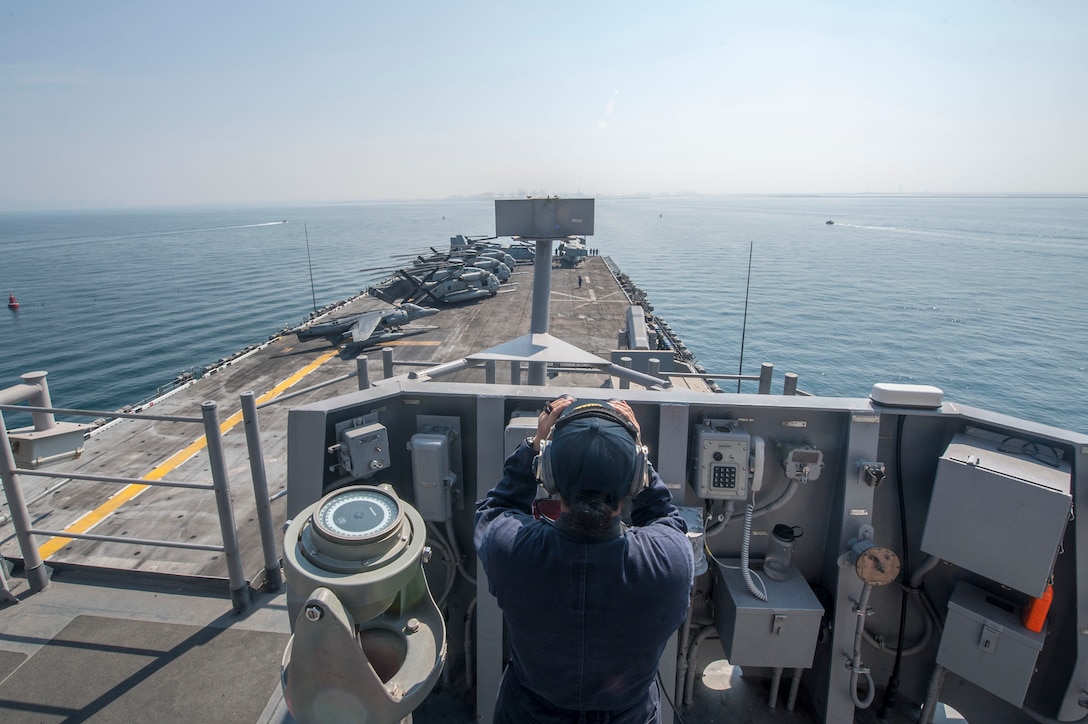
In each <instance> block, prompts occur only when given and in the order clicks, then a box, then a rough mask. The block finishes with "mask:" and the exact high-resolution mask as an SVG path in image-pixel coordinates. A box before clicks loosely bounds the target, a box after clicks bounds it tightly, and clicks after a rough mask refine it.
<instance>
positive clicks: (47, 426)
mask: <svg viewBox="0 0 1088 724" xmlns="http://www.w3.org/2000/svg"><path fill="white" fill-rule="evenodd" d="M46 374H48V373H46V372H27V373H26V374H25V375H21V377H22V379H23V382H25V383H27V384H28V385H34V386H35V387H37V388H38V390H39V391H38V393H37V394H36V395H34V397H33V399H31V400H30V403H31V404H32V405H34V406H35V407H52V406H53V400H52V399H50V397H49V383H47V382H46V381H45V376H46ZM30 416H31V417H32V418H33V420H34V430H35V431H37V432H41V431H42V430H52V429H53V428H54V427H56V426H57V419H56V418H55V417H54V416H53V413H52V412H32V413H30Z"/></svg>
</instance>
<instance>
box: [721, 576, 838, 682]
mask: <svg viewBox="0 0 1088 724" xmlns="http://www.w3.org/2000/svg"><path fill="white" fill-rule="evenodd" d="M711 565H712V566H713V567H714V569H715V570H716V572H717V573H716V580H715V585H714V626H715V627H716V628H717V629H718V637H719V638H720V639H721V643H722V651H723V652H724V653H725V658H727V659H728V660H729V663H731V664H733V665H735V666H781V667H783V668H797V669H807V668H809V667H810V666H812V657H813V655H814V654H815V653H816V639H817V638H818V637H819V635H820V619H821V618H822V617H823V615H824V608H823V606H821V605H820V601H819V600H818V599H817V598H816V594H814V593H813V592H812V589H811V588H809V585H808V582H806V581H805V578H804V576H802V575H801V573H800V571H798V570H797V567H796V566H793V567H792V568H793V575H792V576H790V577H789V579H787V580H785V581H774V580H771V579H770V578H769V577H768V576H763V575H761V576H760V580H761V581H762V583H763V585H764V586H765V587H766V589H767V600H766V601H760V600H759V599H758V598H756V597H755V596H753V595H752V594H751V592H750V591H749V590H748V586H747V585H745V583H744V578H743V577H742V576H741V572H740V560H739V559H720V560H718V561H714V562H712V563H711ZM753 575H755V574H753ZM756 586H757V587H759V582H757V583H756Z"/></svg>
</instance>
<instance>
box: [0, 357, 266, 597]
mask: <svg viewBox="0 0 1088 724" xmlns="http://www.w3.org/2000/svg"><path fill="white" fill-rule="evenodd" d="M24 379H25V378H24ZM35 387H36V388H37V389H32V388H35ZM3 392H4V393H8V394H4V395H0V400H2V401H3V402H4V403H12V402H16V401H19V400H20V399H23V400H31V401H34V402H38V403H40V402H42V401H45V402H48V401H49V395H48V387H47V386H46V384H45V376H44V375H42V376H41V378H40V380H35V383H34V384H31V385H20V386H19V387H18V388H8V389H7V390H4V391H3ZM242 409H243V418H244V420H245V423H246V439H247V445H248V449H249V457H250V465H251V472H252V474H253V488H254V497H255V499H256V502H257V517H258V522H259V525H260V529H261V531H260V533H261V538H262V543H263V549H264V562H265V574H266V582H267V584H268V585H269V586H270V587H271V588H274V589H278V588H279V586H280V584H281V580H280V572H279V558H278V556H277V555H276V548H275V535H274V531H273V527H272V518H271V507H270V504H269V497H268V484H267V479H266V478H265V475H264V454H263V452H262V449H261V442H260V430H259V428H258V426H257V421H256V406H255V405H254V404H253V393H252V392H246V393H243V394H242ZM3 412H30V413H32V414H33V415H34V416H35V429H38V428H39V422H40V423H41V427H42V428H43V429H48V427H49V424H48V423H50V422H52V419H53V415H54V414H66V415H75V416H87V417H106V418H111V417H122V418H135V419H143V420H156V421H166V422H179V423H190V424H196V423H199V424H202V425H203V428H204V439H205V441H206V446H207V450H208V463H209V467H210V472H211V478H212V482H211V484H207V483H194V482H186V481H177V480H165V479H152V478H150V476H145V477H143V478H130V477H121V476H110V475H94V474H89V473H76V472H71V471H49V470H39V469H30V468H20V467H18V466H17V464H16V462H15V456H14V454H13V452H12V447H11V443H10V439H9V436H8V429H7V424H6V423H5V422H4V421H3V414H2V413H3ZM23 475H26V476H39V477H46V478H58V479H65V480H68V479H71V480H86V481H90V482H97V483H106V484H121V485H140V486H150V487H167V488H184V489H190V490H207V491H211V492H212V493H213V494H214V496H215V501H216V508H217V513H218V519H219V528H220V534H221V537H222V543H221V544H206V543H191V542H188V541H177V540H162V539H149V538H132V537H125V536H113V535H100V534H95V533H85V532H83V533H77V532H75V531H71V530H52V529H48V528H38V527H35V526H34V525H33V524H32V521H31V518H30V513H29V510H28V506H27V502H26V499H25V497H24V495H23V486H22V483H21V481H20V476H23ZM0 478H2V482H3V490H4V494H5V496H6V498H7V502H8V508H9V512H10V518H11V522H12V525H13V527H14V528H15V535H16V538H17V540H18V543H19V548H20V551H21V553H22V556H23V565H24V569H25V572H26V577H27V583H28V584H29V585H30V587H31V589H32V590H36V591H40V590H44V589H45V588H47V587H48V586H49V571H48V568H47V567H46V566H45V564H44V561H43V560H42V557H41V552H40V551H39V549H38V547H37V545H36V544H35V537H37V536H45V537H52V538H71V539H80V540H93V541H104V542H111V543H124V544H129V545H144V546H158V547H166V548H184V549H190V550H199V551H213V552H217V553H222V554H223V556H224V558H225V559H226V564H227V575H228V579H229V585H230V596H231V602H232V604H233V606H234V610H235V611H237V612H241V611H243V610H245V609H246V608H247V607H248V606H249V602H250V601H249V598H250V597H249V584H248V582H247V581H246V578H245V574H244V571H243V569H242V560H241V555H240V551H239V545H238V533H237V528H236V522H235V518H234V509H233V505H232V503H231V495H230V481H229V478H228V475H227V466H226V462H225V456H224V451H223V439H222V435H221V432H220V423H219V413H218V405H217V403H216V402H214V401H206V402H204V403H202V404H201V417H181V416H173V415H144V414H136V413H125V412H117V411H113V412H105V411H101V410H73V409H66V408H54V407H51V406H48V405H45V406H43V405H40V404H39V405H33V406H27V405H20V404H0Z"/></svg>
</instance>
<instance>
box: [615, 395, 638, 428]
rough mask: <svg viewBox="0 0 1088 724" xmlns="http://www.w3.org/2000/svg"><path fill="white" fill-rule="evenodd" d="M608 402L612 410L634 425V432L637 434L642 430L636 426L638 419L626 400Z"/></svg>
mask: <svg viewBox="0 0 1088 724" xmlns="http://www.w3.org/2000/svg"><path fill="white" fill-rule="evenodd" d="M608 404H609V406H611V407H612V409H613V410H615V411H616V412H618V413H620V414H621V415H623V416H624V417H626V418H627V419H628V420H630V421H631V424H632V425H634V427H635V432H637V433H639V434H641V433H642V430H641V429H640V428H639V426H638V420H637V419H636V418H635V411H634V410H632V409H631V406H630V405H628V404H627V401H626V400H609V401H608Z"/></svg>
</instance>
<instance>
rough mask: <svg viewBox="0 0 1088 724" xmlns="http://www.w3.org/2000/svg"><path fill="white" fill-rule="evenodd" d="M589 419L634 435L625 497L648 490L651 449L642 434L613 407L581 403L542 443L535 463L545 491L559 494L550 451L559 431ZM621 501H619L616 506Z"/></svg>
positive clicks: (534, 468)
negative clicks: (612, 424)
mask: <svg viewBox="0 0 1088 724" xmlns="http://www.w3.org/2000/svg"><path fill="white" fill-rule="evenodd" d="M587 417H599V418H602V419H604V420H609V421H611V422H615V423H618V424H620V425H622V426H623V429H624V430H626V431H627V433H628V434H629V435H630V436H631V441H632V442H633V443H634V446H635V473H634V475H633V476H632V478H631V483H630V485H628V486H627V491H626V492H625V493H624V496H625V497H626V496H632V497H633V496H635V495H638V494H639V493H641V492H642V491H643V490H645V489H646V488H648V487H649V486H650V461H649V458H648V457H647V453H648V450H647V448H646V446H645V445H643V444H642V437H641V435H640V434H639V431H638V428H636V427H635V426H634V425H632V424H631V421H630V420H628V419H627V418H626V417H624V416H623V415H621V414H620V413H618V412H616V410H615V409H613V408H612V407H611V406H610V405H607V404H605V403H601V402H582V403H579V404H577V405H575V406H574V407H572V408H571V409H569V410H566V411H565V412H564V413H563V416H562V417H560V418H559V419H558V420H556V421H555V424H554V425H553V426H552V429H551V431H550V432H549V433H548V437H547V439H545V440H542V441H541V442H540V453H539V454H538V455H537V456H536V458H535V459H534V460H533V472H534V473H535V474H536V478H537V480H539V481H540V484H541V486H542V487H543V488H544V492H546V493H547V494H548V495H555V494H556V493H558V492H559V487H558V485H557V484H556V481H555V476H554V475H553V474H552V456H553V455H554V453H553V452H552V449H551V442H552V436H553V435H555V431H556V429H557V428H559V427H560V426H562V425H565V424H567V423H568V422H572V421H574V420H581V419H585V418H587ZM618 502H619V501H617V503H618Z"/></svg>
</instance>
